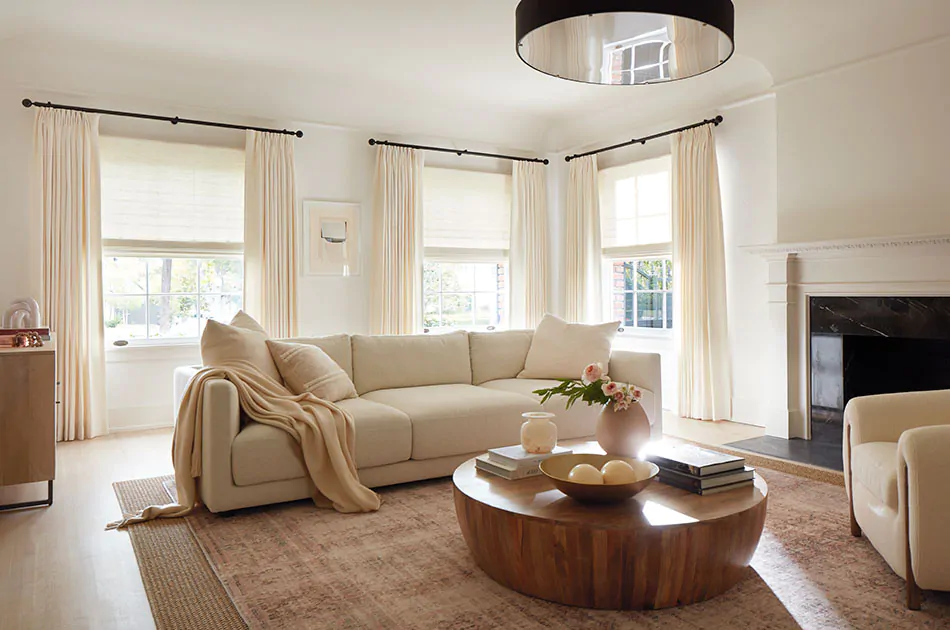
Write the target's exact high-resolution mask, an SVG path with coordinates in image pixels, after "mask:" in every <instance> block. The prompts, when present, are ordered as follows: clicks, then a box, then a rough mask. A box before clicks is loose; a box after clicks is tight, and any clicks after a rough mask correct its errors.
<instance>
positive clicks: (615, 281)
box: [610, 258, 673, 329]
mask: <svg viewBox="0 0 950 630" xmlns="http://www.w3.org/2000/svg"><path fill="white" fill-rule="evenodd" d="M610 269H611V275H610V278H611V284H612V291H611V292H610V299H611V311H610V312H611V316H612V318H613V319H619V320H621V322H622V324H621V325H622V326H624V327H625V328H645V329H651V328H652V329H672V328H673V262H672V261H671V260H670V259H669V258H646V259H642V260H614V261H611V264H610Z"/></svg>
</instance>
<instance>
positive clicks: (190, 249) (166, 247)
mask: <svg viewBox="0 0 950 630" xmlns="http://www.w3.org/2000/svg"><path fill="white" fill-rule="evenodd" d="M107 243H108V246H107ZM135 243H136V242H135V241H117V240H109V241H103V247H102V259H103V260H105V259H106V258H160V259H161V258H172V259H180V260H198V261H201V260H222V259H232V260H240V261H241V267H242V272H241V290H240V292H229V293H202V291H201V281H200V278H199V279H198V282H197V283H196V285H195V291H194V292H193V293H151V292H150V291H149V287H148V275H147V272H146V283H145V292H144V293H107V292H106V290H105V287H103V288H102V308H103V323H102V326H103V337H104V344H105V347H106V348H107V349H112V348H158V347H170V346H195V345H197V344H198V343H199V342H200V340H201V333H202V332H203V330H202V327H201V320H202V317H201V310H200V309H201V297H202V296H235V295H239V296H240V297H241V308H244V297H245V296H244V274H245V273H246V272H247V268H246V266H245V264H244V263H245V260H244V251H243V250H244V245H243V243H237V244H228V243H213V244H212V245H213V247H212V248H210V250H211V251H209V250H208V249H206V250H198V249H197V248H196V247H195V246H196V245H202V244H201V243H191V242H188V243H180V242H176V241H148V242H142V243H143V244H142V245H137V244H135ZM158 245H161V246H162V247H161V248H159V247H158ZM220 245H226V246H227V247H225V248H221V247H219V246H220ZM232 245H237V246H238V247H237V248H234V247H232ZM235 249H238V251H234V250H235ZM162 296H170V297H194V298H195V300H196V302H197V308H198V335H197V336H195V337H168V338H149V337H147V336H146V338H145V339H117V340H115V341H112V342H109V341H108V340H107V339H105V337H106V336H107V335H106V332H105V331H106V326H105V317H104V316H105V303H106V300H107V299H108V298H110V297H133V298H139V297H141V298H144V299H145V309H146V311H145V312H146V315H145V318H146V335H147V334H148V333H147V331H148V326H149V325H150V324H149V323H148V322H149V315H148V313H149V311H148V308H149V299H150V298H152V297H162ZM118 341H125V343H124V344H120V345H117V342H118Z"/></svg>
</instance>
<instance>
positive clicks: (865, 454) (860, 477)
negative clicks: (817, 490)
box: [851, 442, 897, 510]
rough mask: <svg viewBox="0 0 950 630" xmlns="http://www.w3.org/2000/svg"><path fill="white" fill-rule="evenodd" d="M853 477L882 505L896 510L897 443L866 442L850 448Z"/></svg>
mask: <svg viewBox="0 0 950 630" xmlns="http://www.w3.org/2000/svg"><path fill="white" fill-rule="evenodd" d="M851 475H852V477H853V479H854V480H855V481H857V482H859V483H860V484H861V485H862V486H864V487H865V488H867V490H868V491H869V492H870V493H871V494H873V495H874V496H875V497H877V499H878V500H879V501H880V502H881V503H883V504H884V505H886V506H888V507H890V508H891V509H892V510H897V443H896V442H867V443H865V444H859V445H857V446H855V447H854V448H853V449H852V450H851Z"/></svg>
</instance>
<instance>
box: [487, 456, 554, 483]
mask: <svg viewBox="0 0 950 630" xmlns="http://www.w3.org/2000/svg"><path fill="white" fill-rule="evenodd" d="M475 468H477V469H478V470H481V471H483V472H487V473H490V474H492V475H497V476H499V477H502V478H504V479H510V480H515V479H525V478H527V477H536V476H538V475H540V474H541V467H540V466H539V465H538V464H535V465H534V466H533V467H532V466H522V467H520V468H514V467H509V466H503V465H501V464H499V463H498V462H493V461H492V460H491V459H489V457H488V455H487V454H485V455H479V456H478V457H476V458H475Z"/></svg>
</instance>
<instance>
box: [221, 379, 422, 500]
mask: <svg viewBox="0 0 950 630" xmlns="http://www.w3.org/2000/svg"><path fill="white" fill-rule="evenodd" d="M336 404H337V406H339V407H340V408H341V409H345V410H347V411H349V412H350V413H351V414H352V415H353V423H354V425H355V427H356V467H357V468H372V467H374V466H385V465H386V464H395V463H397V462H404V461H407V460H408V459H409V456H410V455H411V454H412V425H411V424H410V422H409V417H408V416H407V415H406V414H404V413H403V412H401V411H399V410H398V409H393V408H392V407H387V406H386V405H381V404H379V403H375V402H372V401H370V400H366V399H363V398H350V399H348V400H342V401H340V402H338V403H336ZM231 476H232V478H233V479H234V483H235V485H238V486H254V485H257V484H261V483H267V482H270V481H284V480H286V479H297V478H299V477H306V476H307V468H306V466H305V465H304V462H303V455H302V454H301V452H300V446H299V445H298V444H297V441H296V440H295V439H294V438H293V436H291V435H290V434H289V433H287V432H286V431H284V430H282V429H278V428H277V427H272V426H269V425H266V424H261V423H260V422H254V421H250V422H248V423H247V425H246V426H245V427H244V429H242V430H241V432H240V433H238V434H237V437H235V438H234V442H233V443H232V444H231Z"/></svg>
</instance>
